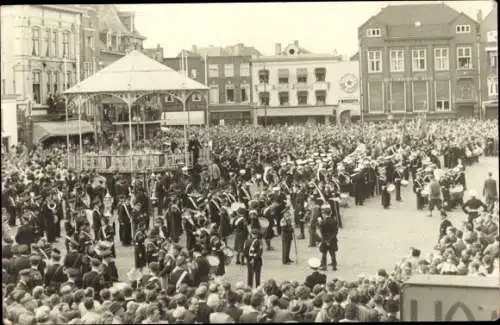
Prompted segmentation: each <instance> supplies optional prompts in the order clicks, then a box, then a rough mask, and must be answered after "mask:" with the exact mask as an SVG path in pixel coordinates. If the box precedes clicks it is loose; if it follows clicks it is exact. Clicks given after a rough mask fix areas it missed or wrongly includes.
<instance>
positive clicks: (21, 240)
mask: <svg viewBox="0 0 500 325" xmlns="http://www.w3.org/2000/svg"><path fill="white" fill-rule="evenodd" d="M15 240H16V243H17V244H18V245H28V247H29V248H30V249H31V244H33V243H34V242H35V229H34V228H33V226H31V225H29V224H24V225H21V226H20V227H19V228H18V229H17V233H16V236H15Z"/></svg>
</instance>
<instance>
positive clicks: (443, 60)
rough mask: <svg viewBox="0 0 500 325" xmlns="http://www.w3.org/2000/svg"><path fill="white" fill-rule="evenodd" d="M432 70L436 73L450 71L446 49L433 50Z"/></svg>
mask: <svg viewBox="0 0 500 325" xmlns="http://www.w3.org/2000/svg"><path fill="white" fill-rule="evenodd" d="M434 68H435V69H436V71H447V70H449V69H450V57H449V54H448V49H447V48H437V49H434Z"/></svg>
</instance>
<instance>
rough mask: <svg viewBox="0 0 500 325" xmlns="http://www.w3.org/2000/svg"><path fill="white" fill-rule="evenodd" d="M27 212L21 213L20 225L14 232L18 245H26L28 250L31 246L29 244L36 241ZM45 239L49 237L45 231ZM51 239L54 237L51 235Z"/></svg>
mask: <svg viewBox="0 0 500 325" xmlns="http://www.w3.org/2000/svg"><path fill="white" fill-rule="evenodd" d="M29 218H30V217H29V215H28V214H26V213H25V214H23V215H22V217H21V225H20V226H19V228H18V229H17V232H16V236H15V239H16V243H17V244H18V245H27V246H28V250H29V249H30V248H31V244H33V243H34V242H35V241H36V233H35V229H34V228H33V226H32V225H31V223H30V220H29ZM47 239H49V233H47ZM51 239H54V238H52V237H51Z"/></svg>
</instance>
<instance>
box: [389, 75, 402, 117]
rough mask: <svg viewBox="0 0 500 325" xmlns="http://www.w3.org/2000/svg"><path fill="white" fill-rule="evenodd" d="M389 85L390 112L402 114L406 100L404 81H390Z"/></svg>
mask: <svg viewBox="0 0 500 325" xmlns="http://www.w3.org/2000/svg"><path fill="white" fill-rule="evenodd" d="M389 85H390V86H389V94H390V98H391V99H390V102H389V105H390V108H391V112H404V111H405V98H406V96H405V83H404V81H392V82H391V83H390V84H389Z"/></svg>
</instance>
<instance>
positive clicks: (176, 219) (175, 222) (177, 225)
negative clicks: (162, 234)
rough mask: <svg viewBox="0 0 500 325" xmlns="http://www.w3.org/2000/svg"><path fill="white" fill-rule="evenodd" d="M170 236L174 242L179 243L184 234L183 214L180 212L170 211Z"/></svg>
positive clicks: (168, 219) (168, 215)
mask: <svg viewBox="0 0 500 325" xmlns="http://www.w3.org/2000/svg"><path fill="white" fill-rule="evenodd" d="M166 219H167V230H168V232H169V233H168V234H169V235H168V236H169V238H170V239H172V241H174V242H177V241H178V240H179V236H180V235H181V234H182V214H181V212H180V211H179V210H173V209H172V208H170V209H168V211H167V215H166Z"/></svg>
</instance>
